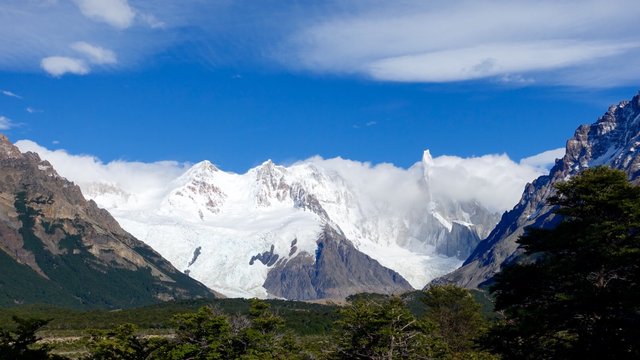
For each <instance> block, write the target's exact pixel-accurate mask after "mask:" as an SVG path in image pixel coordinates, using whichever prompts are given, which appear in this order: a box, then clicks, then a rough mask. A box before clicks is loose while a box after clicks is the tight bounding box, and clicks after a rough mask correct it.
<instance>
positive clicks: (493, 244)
mask: <svg viewBox="0 0 640 360" xmlns="http://www.w3.org/2000/svg"><path fill="white" fill-rule="evenodd" d="M638 147H640V94H638V95H636V96H635V97H633V99H632V100H631V101H623V102H621V103H619V104H618V105H613V106H611V107H609V110H608V111H607V112H606V113H605V114H604V115H603V116H602V117H601V118H600V119H598V120H597V121H596V122H595V123H593V124H591V125H582V126H580V127H579V128H578V129H577V130H576V132H575V134H574V136H573V137H572V138H571V139H569V140H568V141H567V145H566V152H565V155H564V157H563V158H562V159H559V160H557V162H556V164H555V166H554V167H553V168H552V169H551V171H550V173H549V175H545V176H541V177H539V178H537V179H536V180H535V181H533V183H531V184H527V186H526V188H525V190H524V193H523V194H522V198H521V200H520V202H519V203H518V204H517V205H516V206H515V207H514V208H513V210H511V211H509V212H506V213H505V214H504V215H503V216H502V219H501V220H500V223H499V224H498V225H497V226H496V227H495V229H494V230H493V231H492V232H491V234H490V235H489V237H488V238H487V239H485V240H483V241H482V242H481V243H480V244H479V245H478V247H477V248H476V250H475V251H474V252H473V254H472V255H471V256H470V257H469V258H468V259H467V260H466V261H465V263H464V266H462V267H461V268H460V269H457V270H456V271H454V272H453V273H451V274H448V275H446V276H444V277H442V278H439V279H437V280H435V281H434V282H435V283H456V284H458V285H460V286H465V287H469V288H474V287H478V286H481V285H482V284H483V283H485V282H487V281H490V280H491V279H492V277H493V276H494V275H495V274H496V273H497V272H499V271H500V269H501V268H502V266H504V265H506V264H509V263H511V262H513V261H516V260H517V259H518V257H519V255H520V254H521V251H520V249H519V248H518V244H517V243H516V241H517V239H518V238H519V237H520V235H522V234H523V232H524V229H525V228H526V227H527V226H534V227H545V226H553V224H554V221H555V220H554V215H553V213H552V210H553V208H552V207H551V206H549V205H547V199H549V197H550V196H552V195H553V194H554V193H555V188H554V185H555V184H556V183H558V182H560V181H565V180H567V179H569V178H570V177H572V176H574V175H576V174H578V173H579V172H580V171H582V170H584V169H586V168H589V167H594V166H600V165H606V166H610V167H612V168H614V169H620V170H623V171H624V172H626V173H627V175H628V176H629V179H630V180H631V181H632V182H634V183H639V182H640V156H639V155H638Z"/></svg>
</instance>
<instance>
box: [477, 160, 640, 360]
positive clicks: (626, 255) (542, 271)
mask: <svg viewBox="0 0 640 360" xmlns="http://www.w3.org/2000/svg"><path fill="white" fill-rule="evenodd" d="M556 189H557V195H556V196H554V197H552V198H551V199H550V201H549V203H550V204H551V205H554V206H555V210H554V212H555V214H557V216H559V217H560V219H561V221H560V223H559V225H557V226H556V227H555V228H553V229H547V230H545V229H528V230H527V231H526V232H525V235H524V236H522V237H521V238H520V239H519V243H520V245H521V246H522V248H523V249H524V253H525V255H526V258H525V259H526V261H523V262H521V263H520V264H517V265H513V266H510V267H507V268H505V269H503V271H502V272H501V273H500V274H498V275H497V276H496V282H495V285H494V286H493V287H492V291H493V293H494V294H495V296H496V309H497V310H500V311H502V312H503V313H504V315H505V321H503V322H502V323H501V324H500V325H498V326H496V327H495V328H494V329H493V330H492V332H491V336H490V337H489V343H488V347H489V348H491V349H493V350H495V351H497V352H499V353H500V354H501V355H502V357H503V358H504V359H578V358H580V359H639V358H640V188H638V187H637V186H634V185H632V184H631V183H629V182H628V181H627V178H626V175H625V174H624V173H623V172H621V171H616V170H611V169H609V168H605V167H598V168H593V169H588V170H585V171H584V172H583V173H581V174H580V175H578V176H576V177H574V178H572V179H571V180H569V181H567V182H564V183H560V184H558V185H557V186H556Z"/></svg>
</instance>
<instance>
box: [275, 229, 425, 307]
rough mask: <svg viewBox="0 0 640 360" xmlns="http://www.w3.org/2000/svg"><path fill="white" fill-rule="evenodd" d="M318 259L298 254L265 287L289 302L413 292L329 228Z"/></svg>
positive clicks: (321, 240)
mask: <svg viewBox="0 0 640 360" xmlns="http://www.w3.org/2000/svg"><path fill="white" fill-rule="evenodd" d="M317 244H318V247H317V249H316V253H315V256H312V255H310V254H307V253H302V254H298V255H297V256H296V257H294V258H293V259H291V260H289V261H281V262H279V263H277V264H276V266H275V267H274V268H273V269H272V270H271V271H270V272H269V274H268V276H267V279H266V281H265V283H264V287H265V288H266V289H267V290H268V291H269V293H270V294H273V295H275V296H278V297H283V298H287V299H300V300H312V299H343V298H345V297H347V296H349V295H351V294H356V293H362V292H375V293H380V292H382V293H385V294H393V293H401V292H406V291H409V290H412V289H413V288H412V287H411V285H409V283H408V282H407V281H406V280H405V279H404V278H403V277H402V276H400V274H398V273H397V272H395V271H393V270H390V269H387V268H385V267H383V266H382V265H380V263H378V262H377V261H375V260H373V259H372V258H370V257H369V256H367V255H365V254H363V253H361V252H360V251H358V250H356V249H355V248H354V247H353V245H352V244H351V243H350V242H349V241H348V240H347V239H346V238H345V237H344V235H342V234H340V233H339V232H338V231H336V230H335V229H333V228H331V227H330V226H325V227H324V229H323V231H322V233H321V234H320V237H319V238H318V240H317Z"/></svg>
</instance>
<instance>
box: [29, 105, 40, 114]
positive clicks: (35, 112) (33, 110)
mask: <svg viewBox="0 0 640 360" xmlns="http://www.w3.org/2000/svg"><path fill="white" fill-rule="evenodd" d="M25 110H26V111H27V112H28V113H29V114H37V113H41V112H43V110H39V109H36V108H32V107H31V106H28V107H27V108H26V109H25Z"/></svg>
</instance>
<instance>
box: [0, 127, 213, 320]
mask: <svg viewBox="0 0 640 360" xmlns="http://www.w3.org/2000/svg"><path fill="white" fill-rule="evenodd" d="M0 171H1V172H2V174H3V176H2V177H1V178H0V250H1V251H0V253H1V254H0V255H1V256H0V262H1V263H2V265H0V266H2V267H3V268H4V269H5V270H7V271H8V272H7V273H5V276H3V278H2V279H1V280H0V294H1V296H0V297H1V299H0V303H3V304H5V305H10V304H20V303H33V302H45V303H51V304H59V305H67V306H73V307H107V308H120V307H129V306H137V305H146V304H152V303H155V302H160V301H165V300H174V299H190V298H200V297H212V296H214V293H212V292H211V291H210V290H209V289H207V288H206V287H205V286H204V285H202V284H200V283H199V282H197V281H195V280H193V279H191V278H189V277H187V276H185V275H184V274H182V273H180V272H179V271H177V270H176V269H175V268H174V267H173V266H172V265H171V264H170V263H169V262H167V261H166V260H165V259H164V258H162V257H161V256H160V255H159V254H158V253H157V252H155V251H154V250H153V249H151V248H150V247H148V246H147V245H145V244H144V243H142V242H141V241H139V240H137V239H135V238H134V237H133V236H131V235H130V234H129V233H128V232H126V231H124V230H123V229H122V228H121V227H120V226H119V224H118V223H117V222H116V220H115V219H114V218H113V217H112V216H111V215H110V214H109V213H108V212H107V211H106V210H104V209H100V208H99V207H98V206H97V204H96V203H95V202H94V201H92V200H89V201H86V200H85V199H84V197H83V195H82V192H81V190H80V188H79V187H78V186H77V185H75V184H73V183H71V182H69V181H67V180H66V179H64V178H63V177H61V176H60V175H59V174H58V173H57V172H56V171H55V169H54V168H53V167H52V166H51V164H50V163H49V162H47V161H42V160H41V159H40V158H39V156H38V155H37V154H36V153H32V152H27V153H24V154H23V153H21V152H20V151H19V149H18V148H17V147H15V146H14V145H13V144H11V143H10V142H9V140H8V138H7V137H6V136H4V135H0ZM25 279H30V281H33V283H32V284H37V285H38V287H37V288H30V284H29V283H24V281H25Z"/></svg>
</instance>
